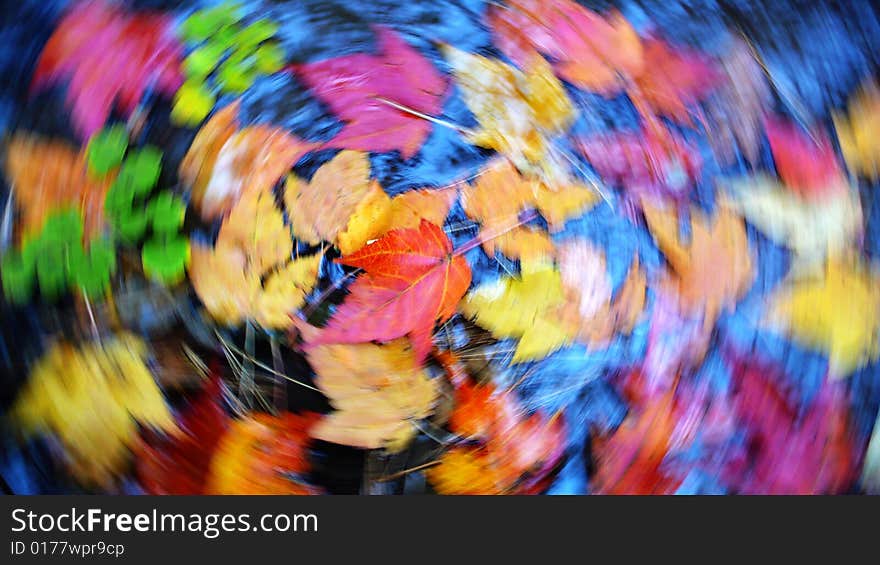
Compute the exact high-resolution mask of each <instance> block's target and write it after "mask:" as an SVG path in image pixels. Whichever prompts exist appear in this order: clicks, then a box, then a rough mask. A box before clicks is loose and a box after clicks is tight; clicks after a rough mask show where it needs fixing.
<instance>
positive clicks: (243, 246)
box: [189, 192, 321, 329]
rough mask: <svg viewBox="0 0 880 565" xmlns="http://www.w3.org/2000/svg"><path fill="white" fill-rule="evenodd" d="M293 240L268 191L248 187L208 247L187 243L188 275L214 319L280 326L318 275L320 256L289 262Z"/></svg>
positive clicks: (287, 324)
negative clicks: (189, 259)
mask: <svg viewBox="0 0 880 565" xmlns="http://www.w3.org/2000/svg"><path fill="white" fill-rule="evenodd" d="M292 251H293V242H292V241H291V239H290V232H289V230H288V227H287V226H286V225H285V223H284V219H283V217H282V215H281V211H280V210H278V208H277V207H276V206H275V199H274V197H273V196H272V194H271V193H267V192H248V193H245V194H244V195H242V197H241V199H240V200H239V201H238V203H237V204H236V205H235V207H234V208H233V209H232V211H231V212H230V214H229V217H228V218H227V219H226V220H225V221H224V222H223V225H222V226H221V227H220V233H219V234H218V236H217V243H216V245H215V246H214V248H213V249H212V248H208V247H205V246H202V245H193V246H192V257H191V261H190V266H189V277H190V280H191V281H192V284H193V287H194V288H195V291H196V294H198V296H199V299H201V301H202V304H204V305H205V308H206V309H207V311H208V312H209V313H210V314H211V316H212V317H213V318H214V319H215V320H217V321H218V322H220V323H223V324H227V325H233V326H234V325H238V324H240V323H242V322H243V321H244V320H246V319H252V320H254V321H255V322H257V323H258V324H259V325H261V326H263V327H264V328H268V329H286V328H289V327H290V326H291V324H292V321H291V319H290V315H291V314H292V313H293V312H295V311H296V310H297V309H298V308H299V307H300V306H302V304H303V302H304V300H305V297H306V295H307V294H308V293H309V292H311V290H312V288H313V287H314V285H315V281H316V279H317V275H318V266H319V265H320V262H321V256H320V255H313V256H309V257H300V258H298V259H296V260H293V261H291V260H290V255H291V253H292Z"/></svg>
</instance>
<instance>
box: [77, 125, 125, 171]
mask: <svg viewBox="0 0 880 565" xmlns="http://www.w3.org/2000/svg"><path fill="white" fill-rule="evenodd" d="M127 147H128V132H127V131H126V130H125V127H123V126H122V125H119V124H117V125H115V126H111V127H109V128H104V129H103V130H101V131H99V132H98V133H97V134H95V135H94V136H92V138H91V139H90V140H89V145H88V148H87V149H86V152H87V153H88V159H89V170H90V171H91V172H92V173H94V174H96V175H99V176H104V175H106V174H107V172H109V171H110V169H112V168H114V167H116V166H117V165H119V163H121V162H122V157H123V155H125V149H126V148H127Z"/></svg>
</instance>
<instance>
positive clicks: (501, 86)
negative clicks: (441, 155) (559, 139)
mask: <svg viewBox="0 0 880 565" xmlns="http://www.w3.org/2000/svg"><path fill="white" fill-rule="evenodd" d="M442 51H443V55H444V56H445V57H446V60H447V62H448V63H449V65H450V66H451V67H452V72H453V74H454V75H455V78H456V81H457V82H458V86H459V88H460V89H461V92H462V97H463V98H464V101H465V104H467V106H468V108H469V109H470V110H471V112H473V114H474V116H475V117H476V118H477V121H478V122H479V124H480V129H479V130H478V131H476V132H474V133H473V135H471V136H470V140H471V143H473V144H474V145H479V146H480V147H486V148H490V149H495V150H496V151H498V152H499V153H500V154H502V155H504V156H505V157H507V158H508V159H510V160H511V161H512V162H513V163H514V165H515V166H516V167H517V168H518V169H519V170H520V171H523V172H524V173H533V174H535V176H538V177H541V178H544V179H560V178H566V177H567V174H565V172H564V168H563V165H562V163H560V162H559V160H558V159H557V158H556V156H555V155H553V154H552V150H551V141H550V138H551V137H552V136H555V135H559V134H561V133H562V132H563V131H565V129H566V128H568V126H570V125H571V124H572V123H573V122H574V118H575V115H576V111H575V109H574V106H573V105H572V103H571V100H569V99H568V95H567V94H566V93H565V88H564V87H563V86H562V83H561V82H560V81H559V79H557V78H556V76H555V75H554V74H553V70H552V68H551V67H550V64H549V63H547V61H545V60H544V58H543V57H541V56H540V55H537V54H534V55H533V56H532V57H531V58H530V61H529V65H528V66H527V67H526V71H525V72H522V71H520V70H518V69H516V68H514V67H511V66H510V65H506V64H504V63H502V62H501V61H498V60H495V59H488V58H486V57H481V56H479V55H473V54H470V53H465V52H464V51H460V50H458V49H456V48H454V47H451V46H448V45H444V46H443V47H442Z"/></svg>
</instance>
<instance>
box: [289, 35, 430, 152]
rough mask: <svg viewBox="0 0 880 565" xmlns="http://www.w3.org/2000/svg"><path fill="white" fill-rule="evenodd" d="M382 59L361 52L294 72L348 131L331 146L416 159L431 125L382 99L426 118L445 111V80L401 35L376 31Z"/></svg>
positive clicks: (341, 133)
mask: <svg viewBox="0 0 880 565" xmlns="http://www.w3.org/2000/svg"><path fill="white" fill-rule="evenodd" d="M376 34H377V36H378V45H379V52H380V54H379V55H371V54H367V53H358V54H355V55H345V56H342V57H336V58H333V59H327V60H324V61H318V62H316V63H308V64H304V65H293V66H292V67H291V70H293V72H294V73H295V74H296V76H297V77H298V78H299V79H301V80H302V81H303V82H304V83H305V84H306V85H307V86H308V87H309V88H311V89H312V91H314V93H315V95H316V96H317V97H318V98H320V99H321V100H322V101H323V102H324V103H326V104H327V105H328V106H329V107H330V108H331V109H332V110H333V112H334V113H335V114H336V115H337V117H339V119H340V120H342V121H344V122H345V127H343V128H342V130H340V132H339V133H338V134H337V135H336V137H334V138H333V139H332V140H330V141H329V142H328V143H327V147H334V148H339V149H356V150H359V151H374V152H378V153H381V152H385V151H393V150H395V149H397V150H399V151H400V153H401V155H402V156H403V158H404V159H409V158H410V157H412V156H413V155H415V154H416V153H417V152H418V150H419V148H420V147H421V146H422V144H423V143H424V142H425V139H426V138H427V136H428V134H429V133H430V131H431V123H430V122H429V121H427V120H425V119H422V118H418V117H416V116H413V115H411V114H408V113H406V112H403V111H401V110H399V109H396V108H394V107H392V106H390V105H388V104H386V103H384V102H381V101H380V100H378V99H379V98H384V99H387V100H390V101H393V102H396V103H397V104H400V105H403V106H406V107H409V108H411V109H413V110H417V111H419V112H422V113H424V114H428V115H436V114H439V113H440V112H441V110H442V104H443V98H444V94H445V92H446V88H447V82H446V79H445V78H444V77H443V75H442V74H440V72H439V71H438V70H437V69H436V68H434V66H433V65H432V64H431V63H430V61H428V60H427V59H426V58H425V57H423V56H422V55H421V54H420V53H419V52H418V51H416V50H415V49H414V48H413V47H411V46H410V45H408V44H407V43H406V42H405V41H404V40H403V39H402V38H401V37H400V36H399V35H398V34H397V33H396V32H394V31H393V30H391V29H389V28H385V27H379V26H377V27H376Z"/></svg>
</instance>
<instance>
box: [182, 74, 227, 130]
mask: <svg viewBox="0 0 880 565" xmlns="http://www.w3.org/2000/svg"><path fill="white" fill-rule="evenodd" d="M215 102H216V98H215V97H214V94H213V93H212V92H211V91H210V90H208V88H207V87H206V86H205V85H204V84H203V83H201V82H199V81H197V80H188V81H186V82H185V83H183V86H181V87H180V90H178V91H177V93H176V94H175V95H174V106H173V107H172V108H171V121H172V122H173V123H174V124H175V125H182V126H198V125H199V124H201V123H202V121H204V119H205V118H206V117H208V114H210V113H211V110H212V109H213V108H214V104H215Z"/></svg>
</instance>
